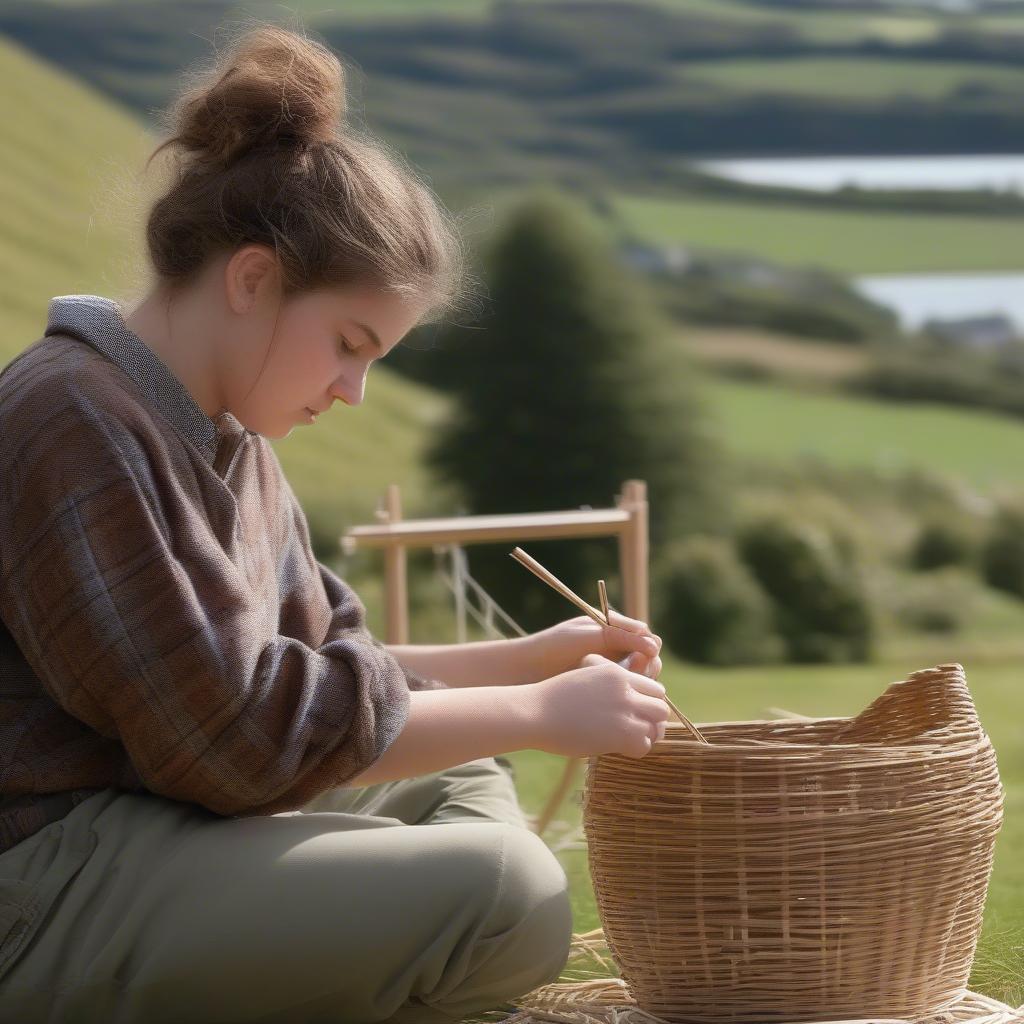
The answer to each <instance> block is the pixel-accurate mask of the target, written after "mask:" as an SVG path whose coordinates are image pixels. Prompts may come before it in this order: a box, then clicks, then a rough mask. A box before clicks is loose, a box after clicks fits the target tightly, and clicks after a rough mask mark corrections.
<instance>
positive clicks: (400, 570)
mask: <svg viewBox="0 0 1024 1024" xmlns="http://www.w3.org/2000/svg"><path fill="white" fill-rule="evenodd" d="M385 501H386V513H385V516H386V519H387V521H388V522H389V523H397V522H399V521H400V520H401V518H402V496H401V493H400V491H399V489H398V484H389V485H388V490H387V497H386V499H385ZM405 569H406V556H405V546H404V545H403V544H402V542H401V541H400V540H398V541H395V542H394V543H391V544H389V545H388V546H387V547H386V548H385V549H384V622H385V634H384V635H385V636H386V638H387V640H386V642H387V643H389V644H407V643H408V642H409V587H408V581H407V577H406V571H405Z"/></svg>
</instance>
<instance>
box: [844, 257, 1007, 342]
mask: <svg viewBox="0 0 1024 1024" xmlns="http://www.w3.org/2000/svg"><path fill="white" fill-rule="evenodd" d="M853 283H854V284H855V285H856V287H857V288H858V290H859V291H861V292H862V293H863V294H864V295H866V296H867V297H868V298H869V299H872V300H874V301H875V302H880V303H882V305H884V306H888V307H889V308H890V309H893V310H895V312H896V313H897V314H898V315H899V318H900V321H901V323H902V324H903V326H904V327H905V328H906V329H908V330H913V329H915V328H917V327H920V326H921V325H922V324H923V323H924V321H925V320H927V319H928V318H929V317H939V318H941V319H959V318H961V317H968V316H984V315H986V314H990V313H1002V314H1004V315H1005V316H1008V317H1009V318H1010V319H1011V320H1012V321H1013V322H1014V323H1015V324H1016V325H1017V327H1018V329H1019V330H1020V331H1021V333H1024V273H1017V272H1007V273H986V274H879V275H868V276H864V277H858V278H855V279H854V282H853Z"/></svg>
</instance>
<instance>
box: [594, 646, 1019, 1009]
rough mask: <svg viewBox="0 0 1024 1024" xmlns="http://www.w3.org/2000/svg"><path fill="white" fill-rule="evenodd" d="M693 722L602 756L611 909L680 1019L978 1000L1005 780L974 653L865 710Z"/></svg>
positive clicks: (639, 990)
mask: <svg viewBox="0 0 1024 1024" xmlns="http://www.w3.org/2000/svg"><path fill="white" fill-rule="evenodd" d="M699 728H700V730H701V732H702V733H703V734H704V735H705V736H706V737H707V739H708V740H709V741H710V746H708V745H704V744H701V743H698V742H696V741H695V740H693V739H692V737H690V736H689V734H688V733H687V732H686V730H685V729H684V727H683V726H682V725H675V724H674V723H669V724H668V728H667V731H666V735H665V739H664V740H662V741H660V742H659V743H657V744H656V745H655V746H654V748H653V749H652V750H651V751H650V753H648V754H647V755H646V756H644V757H643V758H630V757H625V756H621V755H616V754H607V755H601V756H599V757H592V758H589V759H588V764H587V775H586V781H585V784H584V791H583V826H584V831H585V834H586V838H587V851H588V853H587V856H588V861H589V866H590V873H591V879H592V882H593V885H594V891H595V895H596V897H597V905H598V912H599V914H600V917H601V921H602V924H603V929H604V936H605V939H606V941H607V943H608V948H609V951H610V952H611V954H612V956H613V958H614V960H615V962H616V965H617V966H618V969H619V971H620V973H621V975H622V978H623V980H624V982H625V984H626V987H627V989H628V993H629V997H630V999H632V1000H634V1001H635V1003H636V1004H637V1006H638V1007H640V1008H641V1009H643V1010H645V1011H647V1012H649V1013H651V1014H654V1015H656V1016H657V1017H660V1018H662V1019H663V1020H666V1021H670V1022H680V1024H682V1022H687V1024H704V1022H706V1024H718V1022H726V1021H728V1022H736V1024H742V1022H749V1024H768V1022H773V1021H801V1020H806V1021H811V1020H813V1021H820V1020H829V1019H843V1018H847V1019H850V1018H864V1017H868V1016H871V1015H877V1016H879V1017H887V1018H909V1019H916V1018H925V1017H928V1016H929V1015H933V1014H936V1013H938V1012H940V1011H942V1010H944V1009H947V1008H949V1007H951V1006H953V1005H954V1004H956V1003H957V1002H958V1001H959V1000H962V999H963V996H964V994H965V992H966V991H967V983H968V977H969V975H970V971H971V967H972V964H973V960H974V954H975V950H976V947H977V942H978V936H979V934H980V931H981V925H982V916H983V911H984V905H985V897H986V894H987V891H988V883H989V878H990V875H991V871H992V861H993V854H994V850H995V841H996V837H997V834H998V831H999V828H1000V826H1001V823H1002V811H1003V801H1004V796H1005V794H1004V791H1003V787H1002V785H1001V782H1000V779H999V773H998V768H997V765H996V758H995V752H994V750H993V748H992V745H991V742H990V741H989V738H988V736H987V735H986V734H985V732H984V730H983V729H982V727H981V724H980V722H979V721H978V716H977V713H976V711H975V708H974V703H973V701H972V700H971V696H970V692H969V691H968V689H967V684H966V680H965V678H964V672H963V668H962V667H961V666H960V665H955V664H954V665H940V666H938V667H937V668H934V669H927V670H925V671H922V672H916V673H914V674H913V675H911V676H910V677H909V678H908V679H906V680H903V681H902V682H898V683H893V684H892V685H891V686H890V687H889V688H888V689H887V690H886V691H885V692H884V693H883V694H882V695H881V696H880V697H879V698H878V699H877V700H876V701H874V702H873V703H872V704H871V705H870V707H868V708H867V709H866V710H865V711H864V712H862V713H861V714H860V715H858V716H856V717H855V718H821V719H801V720H792V719H783V720H778V721H754V722H721V723H713V724H708V725H704V724H701V725H700V726H699Z"/></svg>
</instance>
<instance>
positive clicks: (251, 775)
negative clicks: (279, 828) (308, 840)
mask: <svg viewBox="0 0 1024 1024" xmlns="http://www.w3.org/2000/svg"><path fill="white" fill-rule="evenodd" d="M90 433H91V434H92V436H78V437H77V438H75V440H74V441H73V443H71V444H69V445H68V446H67V448H68V449H72V450H63V451H61V450H55V451H54V453H53V455H52V457H50V458H48V459H47V461H46V464H45V465H42V466H40V465H33V466H32V467H30V468H28V469H26V471H25V472H22V473H15V474H13V476H12V478H11V479H10V480H5V489H4V495H3V497H2V498H0V515H2V516H3V519H4V521H3V523H2V525H3V528H4V538H5V550H4V551H3V552H0V616H2V618H3V621H4V623H5V625H6V626H7V628H8V629H9V630H10V632H11V634H12V636H13V637H14V639H15V641H16V643H17V644H18V646H19V647H20V649H21V650H22V652H23V653H24V656H25V658H26V659H27V661H28V662H29V663H30V665H31V667H32V669H33V670H34V672H35V674H36V675H37V676H38V678H39V679H40V681H41V683H42V685H43V686H44V687H45V689H46V690H47V691H48V692H49V693H50V694H51V695H52V697H53V698H54V699H55V700H56V701H57V702H58V703H59V704H60V705H61V706H62V707H63V708H64V709H65V710H66V711H67V712H68V713H69V714H71V715H74V716H76V717H77V718H78V719H80V720H81V721H83V722H85V723H87V724H88V725H89V726H91V727H92V728H93V729H95V730H96V731H97V732H99V733H101V734H102V735H104V736H107V737H111V738H116V739H117V740H119V741H120V743H121V744H123V746H124V748H125V749H126V751H127V754H128V756H129V757H130V760H131V762H132V764H133V766H134V768H135V770H136V771H137V773H138V775H139V777H140V779H141V780H142V783H143V784H144V785H145V787H146V788H147V789H149V790H151V791H153V792H154V793H158V794H161V795H164V796H167V797H170V798H173V799H178V800H184V801H192V802H195V803H198V804H202V805H203V806H205V807H207V808H209V809H211V810H213V811H215V812H217V813H220V814H225V815H230V814H256V813H264V814H267V813H276V812H277V811H281V810H287V809H292V808H295V807H299V806H301V805H302V804H303V803H305V802H306V801H307V800H309V799H311V798H312V797H313V796H315V795H316V794H317V793H319V792H322V791H323V790H324V789H326V788H328V787H330V786H333V785H343V784H345V783H346V782H347V781H348V780H350V779H352V778H354V777H355V776H357V775H359V774H360V773H361V772H363V771H364V770H365V769H366V768H368V767H369V766H370V765H371V764H373V763H374V762H375V761H376V760H377V759H378V758H379V757H380V756H381V754H382V753H383V752H384V751H385V750H386V749H387V747H388V746H389V745H390V744H391V743H392V742H393V741H394V740H395V738H396V737H397V736H398V735H399V733H400V732H401V730H402V728H403V727H404V724H405V722H406V720H407V717H408V713H409V700H410V698H409V689H410V684H409V681H408V679H407V677H406V675H405V673H404V671H403V669H402V667H401V666H400V665H399V663H398V662H397V661H396V660H395V659H394V658H393V657H392V656H391V655H390V654H389V653H388V652H387V651H386V650H384V649H383V647H382V645H380V644H379V643H378V642H377V641H376V640H375V639H374V638H373V637H372V636H371V635H370V634H369V631H368V630H367V629H366V628H365V625H364V622H363V610H362V606H361V604H360V603H359V601H358V598H355V601H354V602H353V601H352V599H351V598H352V597H354V594H351V595H350V594H348V593H345V594H344V595H342V594H340V592H336V594H335V597H336V598H337V600H336V601H333V602H332V607H333V608H334V614H333V616H332V620H331V625H330V629H329V630H328V632H327V635H326V637H325V639H324V641H323V643H321V644H319V645H318V646H316V647H313V646H310V645H308V644H306V643H303V642H302V641H300V640H298V639H296V638H294V637H290V636H284V635H281V634H280V633H278V632H277V617H276V614H273V613H272V612H273V609H271V610H270V611H269V612H268V607H267V602H266V601H265V600H263V599H261V598H259V597H258V596H257V594H256V593H254V591H253V589H252V587H251V586H250V584H249V582H248V581H247V580H245V579H244V578H243V573H242V570H241V569H240V568H239V567H238V566H237V565H235V563H234V562H232V561H231V560H230V559H229V558H227V556H226V555H225V554H224V552H223V550H222V549H221V548H220V547H219V545H218V544H217V543H216V542H215V541H214V539H213V538H212V536H210V537H209V540H208V541H204V538H203V537H202V536H201V534H202V531H201V530H199V531H197V530H196V529H194V527H195V524H194V523H192V524H190V523H188V521H187V520H184V521H183V520H182V518H181V517H182V511H181V508H180V507H175V509H174V510H173V511H172V512H168V510H167V509H164V508H162V507H160V499H159V496H157V495H155V494H153V493H152V492H151V490H150V489H149V488H148V487H146V486H145V485H144V484H143V483H142V482H140V478H139V477H138V476H137V475H136V474H135V473H134V472H133V471H132V467H131V465H130V464H129V462H128V461H127V460H126V459H125V458H124V456H123V454H122V451H121V449H120V447H119V446H117V445H116V444H112V443H110V437H109V432H108V431H106V430H104V429H96V430H87V431H86V434H90ZM168 524H174V525H173V527H171V526H169V525H168ZM331 575H332V576H333V574H331ZM334 579H335V580H336V579H337V577H334ZM324 580H325V586H335V584H334V583H332V581H331V578H330V576H328V577H324ZM338 582H339V583H340V582H341V581H340V580H339V581H338ZM342 586H344V584H342ZM348 589H349V590H350V588H348ZM270 603H271V604H272V602H270Z"/></svg>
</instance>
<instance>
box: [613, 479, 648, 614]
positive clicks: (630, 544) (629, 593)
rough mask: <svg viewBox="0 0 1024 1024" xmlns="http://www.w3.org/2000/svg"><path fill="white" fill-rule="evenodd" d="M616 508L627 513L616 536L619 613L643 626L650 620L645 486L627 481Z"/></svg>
mask: <svg viewBox="0 0 1024 1024" xmlns="http://www.w3.org/2000/svg"><path fill="white" fill-rule="evenodd" d="M615 503H616V505H617V506H618V507H619V508H621V509H623V510H625V511H626V512H628V513H629V521H628V522H627V523H626V525H625V526H624V527H623V529H622V533H621V534H620V535H619V570H620V572H621V574H622V604H623V608H622V610H623V612H625V614H626V615H628V616H630V618H634V619H640V620H641V621H642V622H647V620H648V617H649V616H650V596H649V590H650V585H649V582H648V557H649V552H648V524H647V484H646V482H645V481H643V480H627V481H626V482H625V483H624V484H623V485H622V493H621V494H619V495H617V496H616V499H615Z"/></svg>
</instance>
